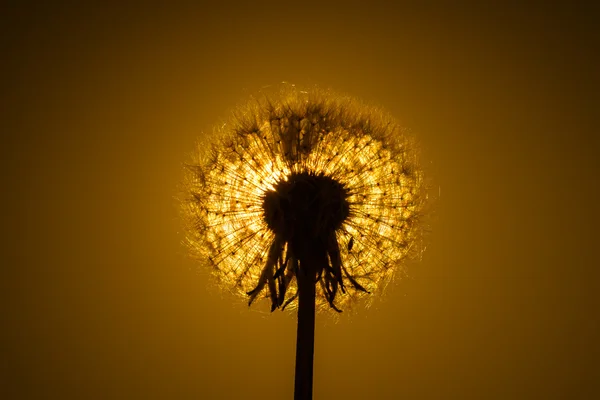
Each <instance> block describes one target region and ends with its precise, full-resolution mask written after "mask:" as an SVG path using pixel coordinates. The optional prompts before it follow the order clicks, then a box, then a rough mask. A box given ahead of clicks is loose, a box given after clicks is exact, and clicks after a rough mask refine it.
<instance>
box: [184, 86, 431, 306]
mask: <svg viewBox="0 0 600 400" xmlns="http://www.w3.org/2000/svg"><path fill="white" fill-rule="evenodd" d="M186 171H187V173H186V177H185V182H184V193H185V194H184V199H183V201H182V210H183V220H184V222H185V225H186V230H185V231H186V234H185V242H186V244H187V246H188V248H189V249H190V251H191V253H192V255H194V256H196V257H197V258H198V259H199V260H202V261H203V262H206V263H208V264H209V265H210V266H211V267H212V269H213V271H214V274H215V276H217V278H218V279H219V281H220V282H221V284H222V285H223V286H225V287H228V288H229V289H232V290H233V291H234V292H235V293H238V294H240V295H241V296H244V297H246V298H248V293H249V292H252V290H253V289H255V288H256V289H260V291H261V294H260V296H261V297H265V298H269V297H270V298H271V300H272V301H273V302H275V303H276V302H277V301H279V303H277V305H278V306H279V305H281V302H282V301H283V300H285V301H289V305H288V306H287V308H289V309H293V308H295V307H296V302H297V300H295V299H294V297H293V295H294V293H296V290H297V285H296V281H295V279H294V276H293V274H294V271H293V269H292V268H291V266H289V265H288V264H286V263H288V261H287V259H286V256H285V254H290V253H292V258H293V257H300V258H301V256H299V255H298V254H296V255H294V254H293V252H292V251H291V250H290V249H291V247H293V239H292V240H290V239H289V237H291V236H293V234H297V232H295V233H290V232H292V231H294V227H295V229H296V231H298V230H299V229H300V228H298V226H299V225H298V224H299V223H300V222H289V220H290V219H293V218H296V219H297V218H298V217H297V215H300V214H298V213H296V214H294V213H292V212H291V211H289V208H290V207H291V206H290V205H289V204H292V202H293V201H292V200H289V202H287V201H288V200H286V199H285V197H286V196H288V197H289V196H298V195H297V194H291V193H292V191H294V190H295V193H299V190H300V189H297V188H298V187H299V185H302V184H306V185H312V186H314V187H315V189H311V190H312V192H310V193H313V192H314V193H313V194H311V195H310V196H312V197H315V198H317V197H318V198H319V200H318V202H319V203H318V205H317V206H316V207H317V208H316V211H314V210H313V211H314V212H313V211H311V212H312V213H313V214H320V215H316V216H314V221H312V222H310V223H311V224H312V225H311V226H313V225H314V226H317V225H319V224H320V225H323V226H324V228H323V229H324V233H319V234H315V235H321V234H322V235H323V236H324V237H325V236H327V235H329V236H330V237H333V238H334V241H335V242H336V244H335V245H333V247H334V248H335V249H337V250H335V251H333V250H331V248H328V249H329V250H328V257H329V260H330V263H331V264H332V265H334V264H335V260H334V258H336V257H337V256H336V254H339V259H340V260H341V268H343V270H344V274H343V276H342V274H341V272H340V276H339V278H337V281H338V282H339V283H340V284H342V283H343V282H346V290H345V293H339V294H338V295H335V293H334V295H333V296H335V305H336V306H337V307H338V308H341V309H348V308H350V307H351V306H352V304H355V303H356V301H357V300H360V299H364V300H366V303H369V302H370V300H371V299H372V298H373V295H374V294H377V293H381V292H382V291H383V289H385V287H386V286H387V284H388V283H389V282H390V280H391V279H392V278H393V277H394V275H395V274H396V273H397V272H398V271H399V270H400V269H401V268H402V266H403V262H404V261H405V260H406V259H407V258H409V257H410V256H412V255H415V254H417V253H418V247H419V244H420V243H419V242H420V240H421V238H420V229H419V222H420V216H421V212H422V209H423V205H424V200H425V197H424V195H423V185H422V182H423V179H422V173H421V170H420V168H419V164H418V157H417V151H416V146H415V142H414V138H413V137H412V136H411V135H410V134H409V133H408V132H407V131H406V130H405V129H403V128H401V127H400V125H399V124H398V123H397V122H396V121H395V120H394V119H393V118H392V117H390V116H389V115H387V114H386V113H384V112H382V111H381V110H379V109H376V108H374V107H370V106H366V105H364V104H362V103H360V102H359V101H357V100H354V99H351V98H347V97H343V96H338V95H335V94H333V93H330V92H326V91H322V90H317V89H315V90H299V89H297V88H296V87H293V86H292V87H290V86H285V87H283V88H280V91H279V92H278V93H276V94H275V95H262V96H260V97H254V98H252V99H251V100H250V101H249V102H248V103H247V104H245V105H244V106H242V107H239V108H238V109H236V110H235V111H234V112H233V113H232V116H231V117H230V119H229V120H227V121H226V122H225V123H224V124H218V125H217V126H216V127H215V128H214V131H213V132H212V134H210V135H207V136H206V138H205V139H204V140H202V141H200V142H199V143H198V148H197V151H196V152H195V154H194V155H193V159H192V161H191V162H190V163H189V164H188V168H187V169H186ZM319 177H320V178H319ZM294 188H296V189H294ZM303 193H304V194H303V195H304V196H308V195H307V194H306V193H308V192H303ZM310 196H309V197H310ZM295 201H296V202H298V201H299V200H295ZM302 201H303V202H304V200H302ZM314 201H317V200H314ZM286 202H287V203H286ZM308 202H309V201H306V202H304V203H308ZM304 203H302V204H304ZM286 204H287V205H286ZM278 207H279V208H281V210H280V209H278ZM286 207H287V208H286ZM306 207H309V206H308V205H307V206H306ZM282 210H283V211H282ZM285 210H287V211H285ZM332 210H333V211H332ZM319 211H321V212H319ZM282 212H283V213H284V214H285V215H286V219H285V221H287V222H282V221H284V220H283V219H281V218H283V217H281V216H279V214H280V213H282ZM327 214H336V215H338V216H337V217H336V215H333V216H332V215H327ZM275 215H278V216H275ZM278 218H280V219H278ZM309 219H311V220H312V219H313V217H310V218H309ZM277 224H287V225H286V227H287V228H283V227H282V228H277V227H276V225H277ZM290 224H292V225H290ZM293 224H296V225H293ZM320 225H319V226H320ZM282 226H283V225H282ZM290 226H291V228H290ZM327 227H329V228H327ZM307 229H308V228H307ZM315 229H316V228H315ZM329 231H331V232H329ZM288 236H289V237H288ZM323 242H324V243H325V242H327V240H326V239H323ZM327 243H329V242H327ZM328 246H329V245H328ZM295 251H296V253H297V252H298V251H297V250H295ZM281 265H282V266H283V268H284V269H285V271H284V272H283V273H282V274H281V275H282V276H283V278H282V276H280V277H279V278H276V277H275V276H274V275H276V274H275V271H276V270H277V268H278V266H281ZM286 265H288V266H287V267H286ZM277 279H279V285H280V286H279V288H280V289H277V285H276V283H277V282H276V281H277ZM321 279H322V280H323V279H326V277H323V278H321ZM349 280H354V281H355V283H356V284H357V285H355V287H361V288H364V290H355V288H353V287H352V285H350V284H348V281H349ZM258 282H263V286H268V289H267V288H265V289H264V290H263V287H262V286H260V287H258V288H257V284H258ZM281 285H283V286H284V289H283V292H282V291H281ZM316 289H317V300H316V301H317V308H318V309H330V308H331V307H330V306H331V305H332V302H333V296H332V295H331V292H330V291H329V289H328V287H327V285H325V284H323V281H322V282H321V285H319V284H317V286H316ZM273 291H276V292H278V293H279V294H282V296H283V295H284V296H285V299H279V300H277V299H276V297H277V296H274V294H273Z"/></svg>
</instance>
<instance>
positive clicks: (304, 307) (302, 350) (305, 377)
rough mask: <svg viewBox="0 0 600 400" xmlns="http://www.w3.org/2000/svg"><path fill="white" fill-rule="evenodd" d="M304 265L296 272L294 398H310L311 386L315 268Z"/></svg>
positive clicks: (309, 399) (299, 399)
mask: <svg viewBox="0 0 600 400" xmlns="http://www.w3.org/2000/svg"><path fill="white" fill-rule="evenodd" d="M301 264H302V262H301ZM305 267H308V268H301V269H300V271H299V273H298V274H297V282H298V291H299V295H298V297H299V298H298V331H297V333H296V376H295V385H294V400H311V399H312V388H313V358H314V351H315V297H316V294H315V281H316V278H317V273H316V271H317V268H316V266H314V265H305ZM313 267H315V268H313Z"/></svg>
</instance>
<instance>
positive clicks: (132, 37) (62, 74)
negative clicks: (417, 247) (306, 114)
mask: <svg viewBox="0 0 600 400" xmlns="http://www.w3.org/2000/svg"><path fill="white" fill-rule="evenodd" d="M49 3H50V2H49ZM362 3H364V4H361V3H348V2H344V3H340V4H338V5H336V6H333V5H326V4H320V3H314V4H309V3H287V2H280V3H271V4H268V5H266V4H265V5H245V6H236V5H234V4H231V3H228V2H219V3H217V4H218V5H212V6H206V5H205V6H202V5H196V6H193V7H183V6H181V7H174V6H167V5H166V3H165V5H163V6H162V7H160V6H150V5H147V4H144V5H141V6H139V7H126V6H110V7H109V6H85V7H84V6H79V7H77V8H72V7H62V6H58V5H55V4H48V5H41V6H36V7H33V6H31V5H30V6H29V7H27V6H25V5H22V6H17V5H15V4H17V2H13V5H12V6H11V5H10V4H5V5H3V6H2V11H1V12H0V15H1V17H0V18H2V20H3V21H4V22H2V24H1V26H2V28H0V29H2V32H1V33H2V36H1V39H0V43H1V46H2V47H1V49H2V57H1V58H2V68H3V70H4V72H3V78H2V81H1V85H2V86H1V110H2V111H1V113H2V122H1V126H2V147H1V148H2V185H3V190H2V203H3V205H4V212H3V217H2V218H3V223H2V228H3V230H4V231H5V232H4V233H3V237H4V239H3V244H2V246H3V250H2V260H3V261H2V278H1V279H0V281H1V283H0V289H1V290H2V296H3V300H2V314H1V318H2V321H1V323H2V326H1V329H2V333H1V334H0V335H1V337H2V342H1V346H2V347H1V348H0V350H1V352H2V353H1V355H0V368H1V369H0V397H2V398H5V399H30V398H56V399H84V398H85V399H135V398H140V399H153V398H157V399H242V398H249V399H254V398H261V399H284V398H291V397H292V392H293V370H294V350H295V319H294V317H293V316H292V315H289V314H286V313H281V312H275V313H273V314H269V313H268V310H267V309H268V307H267V305H266V304H265V303H264V302H263V303H261V304H260V305H257V306H256V307H253V308H252V309H250V310H248V308H247V306H246V304H244V303H240V302H239V301H238V300H237V299H236V298H234V297H232V296H230V295H227V294H225V293H223V292H221V291H220V290H218V288H215V287H213V284H211V280H210V279H209V276H208V271H204V270H201V271H197V269H196V267H195V265H194V263H193V262H192V261H191V260H189V259H188V258H186V255H185V249H184V248H183V247H182V246H181V245H180V241H181V239H182V238H181V235H180V234H179V233H178V230H179V221H178V209H177V204H176V202H175V200H174V196H175V194H176V189H177V185H178V183H179V182H180V180H181V179H182V176H183V173H182V169H181V164H182V162H183V161H186V160H188V154H189V153H190V152H191V151H193V147H194V141H195V139H196V137H198V136H199V135H201V134H202V131H207V130H209V129H210V127H211V126H212V125H213V124H214V123H216V122H218V121H219V119H220V118H222V117H226V116H227V112H228V110H230V109H231V108H232V107H233V106H235V105H236V104H238V103H239V102H241V101H244V100H245V99H246V98H247V97H248V96H249V95H250V94H253V93H255V92H256V91H257V90H259V89H260V88H261V87H263V86H265V85H269V84H277V83H278V82H281V81H288V82H293V83H296V84H300V85H312V84H318V85H320V86H322V87H326V88H328V87H330V88H332V89H334V90H336V91H338V92H342V93H346V94H349V95H352V96H357V97H360V98H362V99H364V100H366V101H368V102H373V103H375V104H378V105H380V106H382V107H384V108H386V109H387V110H389V111H390V112H391V113H392V114H393V115H395V116H396V117H397V118H398V119H400V120H401V121H402V122H403V123H404V124H405V125H406V126H408V127H410V128H412V130H413V131H414V132H415V134H416V135H417V136H418V139H419V141H420V143H421V146H422V161H423V163H424V165H425V167H426V172H427V174H428V176H429V178H431V179H432V182H433V184H432V188H433V190H432V192H433V193H434V194H436V195H437V193H438V191H441V196H440V198H439V199H438V201H437V202H436V204H435V212H434V213H433V214H432V215H431V217H430V228H431V234H430V235H429V237H428V239H427V240H428V249H427V251H426V252H425V254H424V258H423V260H422V262H420V263H412V264H411V265H409V266H408V273H409V277H408V278H406V279H403V280H401V281H399V282H398V283H397V284H395V285H392V287H390V289H389V290H388V292H387V295H386V296H385V297H384V298H383V299H380V300H377V301H376V302H375V305H374V307H372V308H371V309H370V310H368V311H367V312H363V313H361V314H358V315H356V316H354V317H352V318H348V317H342V318H341V319H340V321H339V322H337V323H335V322H334V321H333V320H331V319H328V318H327V317H324V316H322V315H319V316H318V319H317V332H316V350H315V351H316V354H315V387H314V393H315V398H316V399H533V398H542V399H565V398H569V399H591V398H594V397H595V396H597V395H599V394H600V384H599V379H600V378H599V377H600V366H599V362H600V346H599V344H598V337H599V334H600V332H599V325H600V324H599V319H600V318H599V316H598V315H599V314H598V308H597V306H596V304H595V303H596V299H595V297H596V294H597V293H598V292H599V291H600V276H599V273H598V269H599V268H598V266H599V265H600V262H599V260H598V256H597V249H598V245H599V240H598V228H597V227H598V222H599V213H598V205H597V204H598V203H600V202H599V200H598V198H599V196H598V194H599V183H598V180H599V179H598V172H599V160H598V147H599V146H598V145H599V139H598V137H599V136H598V132H597V127H596V126H595V125H592V122H594V121H593V120H594V119H595V120H597V115H594V114H597V110H594V108H595V107H597V98H595V97H594V96H593V95H594V93H595V94H596V95H597V93H598V92H597V91H594V90H593V89H592V88H593V85H594V84H596V83H597V74H598V72H597V68H596V66H595V65H594V56H595V55H597V54H596V53H597V49H598V47H597V45H598V42H597V40H596V39H595V38H594V36H593V32H594V30H595V29H596V28H595V26H594V23H593V21H594V17H593V12H592V9H591V8H590V9H587V8H586V7H585V6H583V5H575V4H573V5H568V6H564V7H560V8H559V7H552V6H546V7H545V8H539V7H530V8H527V7H519V8H515V7H509V6H508V5H505V4H499V5H496V6H493V7H489V6H487V5H486V6H483V5H481V6H478V7H468V8H467V7H458V6H454V7H447V6H441V5H434V4H429V5H427V6H426V5H421V6H415V5H411V6H404V5H387V6H383V5H374V4H367V2H362Z"/></svg>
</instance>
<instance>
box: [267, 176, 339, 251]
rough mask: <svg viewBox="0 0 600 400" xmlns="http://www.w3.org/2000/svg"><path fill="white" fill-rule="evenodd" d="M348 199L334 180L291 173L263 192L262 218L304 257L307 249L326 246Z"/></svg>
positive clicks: (312, 249)
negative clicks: (272, 188)
mask: <svg viewBox="0 0 600 400" xmlns="http://www.w3.org/2000/svg"><path fill="white" fill-rule="evenodd" d="M347 198H348V192H347V190H346V188H344V186H343V185H342V184H340V183H339V182H337V181H336V180H335V179H332V178H330V177H328V176H325V175H323V174H314V173H309V172H302V173H292V174H291V175H290V176H289V177H288V179H287V180H285V181H280V182H279V183H277V185H275V190H271V191H268V192H266V193H265V195H264V199H263V210H264V219H265V222H266V223H267V225H268V227H269V228H270V229H271V230H272V231H273V232H274V233H275V234H276V235H281V236H282V238H283V240H285V241H286V242H288V243H290V245H291V247H292V248H293V249H294V253H295V254H296V255H297V256H298V257H299V258H303V257H302V255H303V254H304V255H306V254H307V253H306V252H307V251H315V250H316V251H319V250H324V248H326V246H327V240H328V238H329V237H330V235H331V234H332V233H333V232H335V230H337V229H338V228H340V227H341V225H342V223H343V222H344V220H345V219H346V218H347V217H348V214H349V208H350V207H349V204H348V200H347ZM315 247H317V248H315Z"/></svg>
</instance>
